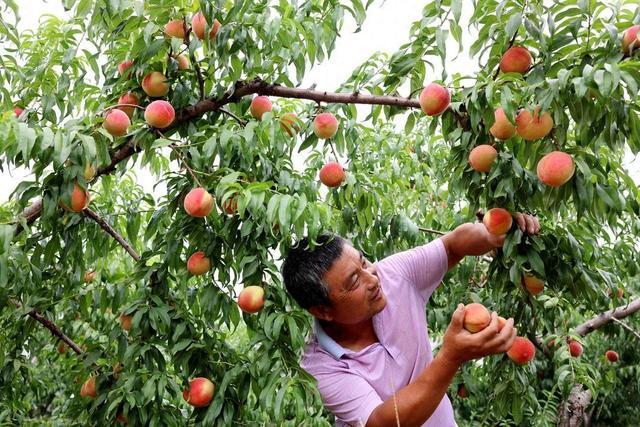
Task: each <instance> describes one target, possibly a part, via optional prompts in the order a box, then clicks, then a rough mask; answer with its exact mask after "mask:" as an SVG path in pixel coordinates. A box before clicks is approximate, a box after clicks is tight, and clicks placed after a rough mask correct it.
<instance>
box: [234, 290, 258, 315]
mask: <svg viewBox="0 0 640 427" xmlns="http://www.w3.org/2000/svg"><path fill="white" fill-rule="evenodd" d="M238 306H239V307H240V309H241V310H242V311H244V312H246V313H257V312H258V311H260V310H261V309H262V307H263V306H264V289H263V288H262V286H255V285H254V286H247V287H246V288H244V289H243V290H242V292H240V295H239V296H238Z"/></svg>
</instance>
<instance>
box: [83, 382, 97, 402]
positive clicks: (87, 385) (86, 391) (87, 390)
mask: <svg viewBox="0 0 640 427" xmlns="http://www.w3.org/2000/svg"><path fill="white" fill-rule="evenodd" d="M97 395H98V393H97V389H96V379H95V377H89V379H88V380H86V381H85V382H84V384H82V387H81V388H80V396H81V397H89V398H91V399H95V398H96V396H97Z"/></svg>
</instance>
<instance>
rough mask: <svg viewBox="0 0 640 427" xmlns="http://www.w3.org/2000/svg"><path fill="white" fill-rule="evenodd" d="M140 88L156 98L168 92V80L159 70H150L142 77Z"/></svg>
mask: <svg viewBox="0 0 640 427" xmlns="http://www.w3.org/2000/svg"><path fill="white" fill-rule="evenodd" d="M142 90H144V93H146V94H147V95H149V96H151V97H153V98H158V97H161V96H165V95H166V94H168V93H169V82H168V81H167V78H166V77H165V76H164V74H162V73H161V72H159V71H152V72H150V73H149V74H147V75H146V76H144V79H142Z"/></svg>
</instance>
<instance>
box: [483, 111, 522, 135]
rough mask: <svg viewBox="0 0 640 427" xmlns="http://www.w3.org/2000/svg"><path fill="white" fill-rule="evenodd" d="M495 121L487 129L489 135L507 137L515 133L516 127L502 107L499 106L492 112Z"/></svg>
mask: <svg viewBox="0 0 640 427" xmlns="http://www.w3.org/2000/svg"><path fill="white" fill-rule="evenodd" d="M493 116H494V117H495V122H494V123H493V125H492V126H491V128H490V129H489V132H490V133H491V135H493V136H494V138H498V139H509V138H511V137H512V136H513V135H515V134H516V127H515V126H514V125H513V124H511V122H510V121H509V119H508V118H507V115H506V113H505V112H504V108H502V107H499V108H497V109H496V111H494V112H493Z"/></svg>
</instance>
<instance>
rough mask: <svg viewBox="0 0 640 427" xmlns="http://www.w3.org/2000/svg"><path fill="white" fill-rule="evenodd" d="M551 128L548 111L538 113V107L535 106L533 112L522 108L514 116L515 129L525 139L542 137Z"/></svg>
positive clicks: (532, 139)
mask: <svg viewBox="0 0 640 427" xmlns="http://www.w3.org/2000/svg"><path fill="white" fill-rule="evenodd" d="M551 129H553V118H552V117H551V113H549V112H548V111H546V112H544V113H542V115H540V107H536V109H535V111H534V112H533V114H531V112H530V111H529V110H526V109H522V110H520V112H519V113H518V115H517V116H516V131H517V132H518V135H520V137H521V138H522V139H524V140H526V141H534V140H536V139H540V138H543V137H545V136H547V134H549V132H551Z"/></svg>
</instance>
